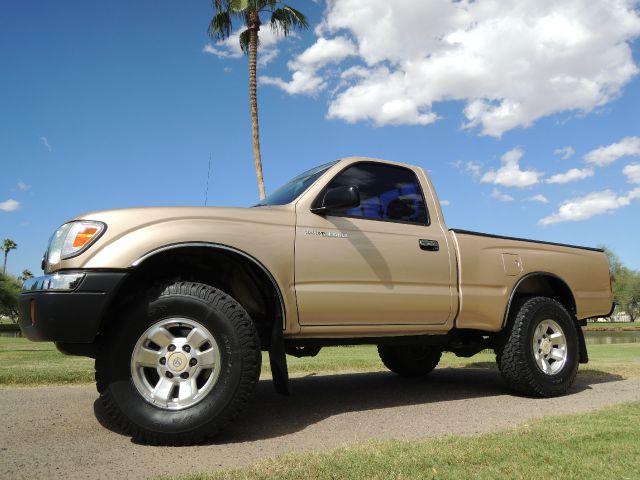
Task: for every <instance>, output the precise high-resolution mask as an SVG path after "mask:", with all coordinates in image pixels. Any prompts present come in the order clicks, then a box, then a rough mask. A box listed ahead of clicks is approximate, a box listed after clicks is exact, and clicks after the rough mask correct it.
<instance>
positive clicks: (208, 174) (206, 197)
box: [204, 152, 211, 207]
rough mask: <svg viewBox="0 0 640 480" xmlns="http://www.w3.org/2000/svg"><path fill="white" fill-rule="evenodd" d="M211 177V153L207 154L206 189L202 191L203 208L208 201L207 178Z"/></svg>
mask: <svg viewBox="0 0 640 480" xmlns="http://www.w3.org/2000/svg"><path fill="white" fill-rule="evenodd" d="M210 176H211V152H209V168H208V169H207V187H206V188H205V191H204V206H205V207H206V206H207V200H208V199H209V177H210Z"/></svg>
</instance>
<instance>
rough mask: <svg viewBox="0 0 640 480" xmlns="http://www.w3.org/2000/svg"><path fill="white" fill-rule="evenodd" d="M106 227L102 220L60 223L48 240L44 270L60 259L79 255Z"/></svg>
mask: <svg viewBox="0 0 640 480" xmlns="http://www.w3.org/2000/svg"><path fill="white" fill-rule="evenodd" d="M106 229H107V226H106V225H105V224H104V223H102V222H92V221H87V220H82V221H76V222H69V223H65V224H64V225H62V226H61V227H60V228H59V229H58V231H57V232H56V233H54V234H53V236H52V237H51V240H50V241H49V249H48V250H47V262H46V267H47V268H46V269H45V270H47V271H48V270H50V267H51V266H52V265H55V264H56V263H59V262H60V260H64V259H66V258H71V257H75V256H76V255H80V254H81V253H82V252H83V251H85V250H86V249H87V248H89V247H90V246H91V244H92V243H93V242H95V241H96V240H97V239H98V238H99V237H100V235H102V234H103V233H104V231H105V230H106Z"/></svg>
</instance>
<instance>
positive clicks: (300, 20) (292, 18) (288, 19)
mask: <svg viewBox="0 0 640 480" xmlns="http://www.w3.org/2000/svg"><path fill="white" fill-rule="evenodd" d="M271 28H272V30H273V31H274V32H276V33H281V34H283V35H284V36H285V37H286V36H287V35H289V31H290V30H291V28H294V29H298V30H304V29H307V28H309V22H308V21H307V17H305V16H304V14H302V12H299V11H298V10H296V9H295V8H292V7H290V6H288V5H283V6H282V7H281V8H278V9H276V10H274V11H273V12H272V13H271Z"/></svg>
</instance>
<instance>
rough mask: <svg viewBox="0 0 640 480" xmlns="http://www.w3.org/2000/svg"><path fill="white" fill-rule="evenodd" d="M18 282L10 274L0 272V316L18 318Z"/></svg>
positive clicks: (19, 286)
mask: <svg viewBox="0 0 640 480" xmlns="http://www.w3.org/2000/svg"><path fill="white" fill-rule="evenodd" d="M21 289H22V287H21V285H20V282H18V280H16V279H15V278H14V277H12V276H11V275H5V274H4V273H0V316H3V317H10V318H12V319H14V320H16V319H17V318H18V295H19V294H20V290H21Z"/></svg>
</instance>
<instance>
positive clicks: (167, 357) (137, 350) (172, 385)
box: [131, 318, 220, 410]
mask: <svg viewBox="0 0 640 480" xmlns="http://www.w3.org/2000/svg"><path fill="white" fill-rule="evenodd" d="M219 376H220V348H219V347H218V344H217V342H216V340H215V338H214V336H213V335H212V334H211V332H209V330H207V329H206V328H205V327H204V326H203V325H202V324H200V323H198V322H196V321H194V320H191V319H187V318H168V319H164V320H161V321H160V322H158V323H155V324H153V325H152V326H151V327H149V328H148V329H147V330H146V331H145V332H144V333H143V334H142V335H141V336H140V338H139V339H138V342H137V343H136V345H135V347H134V348H133V352H132V354H131V378H132V379H133V384H134V385H135V387H136V389H137V390H138V393H139V394H140V395H141V396H142V398H144V399H145V400H146V401H147V402H149V403H151V404H153V405H155V406H157V407H160V408H164V409H167V410H182V409H185V408H189V407H191V406H193V405H195V404H196V403H198V402H199V401H201V400H202V399H203V398H205V397H206V396H207V395H208V394H209V393H210V392H211V390H212V389H213V387H214V386H215V384H216V382H217V381H218V377H219Z"/></svg>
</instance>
